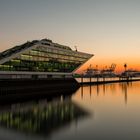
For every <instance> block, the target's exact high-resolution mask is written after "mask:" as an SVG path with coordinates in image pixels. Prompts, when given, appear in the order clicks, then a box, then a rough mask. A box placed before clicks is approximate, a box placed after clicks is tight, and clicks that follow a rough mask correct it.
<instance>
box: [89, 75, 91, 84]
mask: <svg viewBox="0 0 140 140" xmlns="http://www.w3.org/2000/svg"><path fill="white" fill-rule="evenodd" d="M89 81H90V84H91V76H90V78H89Z"/></svg>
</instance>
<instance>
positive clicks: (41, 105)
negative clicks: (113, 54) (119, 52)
mask: <svg viewBox="0 0 140 140" xmlns="http://www.w3.org/2000/svg"><path fill="white" fill-rule="evenodd" d="M0 139H2V140H10V139H20V140H24V139H26V140H29V139H30V140H45V139H50V140H72V139H75V140H77V139H80V140H86V139H89V140H93V139H94V140H103V139H107V140H139V139H140V82H132V83H114V84H106V85H98V86H83V87H81V88H79V89H78V90H77V91H76V93H74V94H72V95H71V96H67V97H62V96H61V97H57V98H54V99H52V100H49V101H48V100H47V99H46V100H42V101H32V102H28V103H22V104H14V105H11V106H5V107H1V109H0Z"/></svg>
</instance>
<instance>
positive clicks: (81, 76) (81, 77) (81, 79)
mask: <svg viewBox="0 0 140 140" xmlns="http://www.w3.org/2000/svg"><path fill="white" fill-rule="evenodd" d="M81 83H83V74H82V75H81Z"/></svg>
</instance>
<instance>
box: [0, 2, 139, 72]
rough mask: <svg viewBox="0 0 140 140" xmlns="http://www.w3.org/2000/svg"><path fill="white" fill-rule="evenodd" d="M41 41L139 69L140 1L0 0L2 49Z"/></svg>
mask: <svg viewBox="0 0 140 140" xmlns="http://www.w3.org/2000/svg"><path fill="white" fill-rule="evenodd" d="M42 38H49V39H52V40H53V41H54V42H57V43H60V44H64V45H68V46H70V47H71V48H72V49H74V46H78V50H79V51H84V52H87V53H92V54H94V55H95V56H94V57H93V58H92V59H91V60H90V61H89V62H88V63H87V64H86V65H85V66H83V67H82V68H81V70H82V69H85V68H86V66H89V65H90V64H92V66H93V67H95V66H96V65H98V67H99V68H104V67H105V66H110V65H111V63H115V64H117V71H119V70H123V69H124V68H123V65H124V63H127V64H128V68H133V69H137V70H140V0H0V51H3V50H5V49H7V48H11V47H13V46H15V45H19V44H22V43H24V42H26V41H27V40H34V39H42Z"/></svg>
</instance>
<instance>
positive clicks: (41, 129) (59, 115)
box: [0, 96, 89, 135]
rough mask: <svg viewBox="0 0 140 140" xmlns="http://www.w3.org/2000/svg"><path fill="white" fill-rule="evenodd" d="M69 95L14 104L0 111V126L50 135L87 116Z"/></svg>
mask: <svg viewBox="0 0 140 140" xmlns="http://www.w3.org/2000/svg"><path fill="white" fill-rule="evenodd" d="M88 115H89V114H88V112H86V111H85V110H83V109H82V108H81V107H80V106H78V105H77V104H76V103H74V102H73V101H72V100H71V96H66V97H65V98H64V97H63V96H61V97H59V98H58V97H57V99H55V100H54V99H53V100H51V101H48V100H42V101H36V102H30V103H22V104H14V105H11V106H9V107H6V108H5V109H1V111H0V126H2V127H6V128H8V129H14V130H17V131H21V132H24V133H31V134H32V133H33V134H39V135H40V134H41V135H50V134H51V133H52V132H53V131H55V130H58V129H60V128H63V127H64V126H65V125H68V124H70V123H71V122H73V121H75V122H76V124H77V121H78V120H79V119H81V118H83V117H86V116H88Z"/></svg>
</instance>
